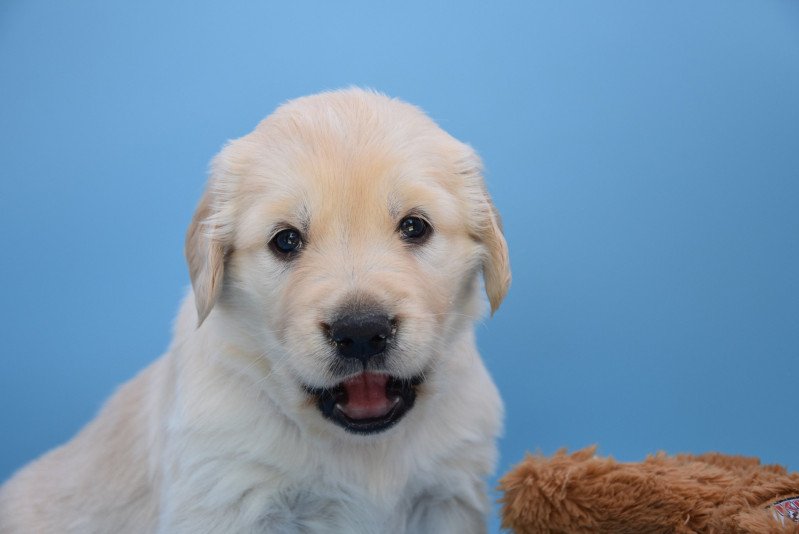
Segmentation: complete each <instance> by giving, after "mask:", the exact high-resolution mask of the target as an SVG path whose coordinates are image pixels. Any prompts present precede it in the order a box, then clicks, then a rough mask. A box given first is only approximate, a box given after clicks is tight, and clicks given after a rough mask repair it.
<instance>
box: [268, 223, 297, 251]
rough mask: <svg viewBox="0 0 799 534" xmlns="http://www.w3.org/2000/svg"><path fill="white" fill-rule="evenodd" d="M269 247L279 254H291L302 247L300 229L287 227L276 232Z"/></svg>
mask: <svg viewBox="0 0 799 534" xmlns="http://www.w3.org/2000/svg"><path fill="white" fill-rule="evenodd" d="M269 247H270V248H271V249H272V251H273V252H274V253H275V254H277V255H278V256H284V257H285V256H289V255H291V254H294V253H296V252H297V251H298V250H299V249H300V247H302V235H301V234H300V231H299V230H296V229H294V228H286V229H285V230H281V231H279V232H278V233H277V234H275V237H273V238H272V240H271V241H270V242H269Z"/></svg>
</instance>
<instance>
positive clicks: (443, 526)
mask: <svg viewBox="0 0 799 534" xmlns="http://www.w3.org/2000/svg"><path fill="white" fill-rule="evenodd" d="M412 210H421V211H423V212H424V213H425V214H426V215H427V216H428V217H429V219H430V222H431V224H432V226H433V229H434V230H433V234H432V237H431V238H430V239H429V241H428V242H427V243H425V244H424V245H421V246H418V247H409V246H408V245H407V243H403V242H402V240H401V239H400V237H399V235H398V231H397V225H398V222H399V221H400V220H401V219H402V218H403V217H404V216H406V215H407V214H408V212H410V211H412ZM281 224H283V225H285V224H290V225H292V226H294V227H296V228H298V229H301V230H303V233H304V234H305V236H306V243H305V244H304V248H303V249H302V250H301V253H300V255H299V257H297V258H296V259H295V260H293V261H291V262H286V261H283V260H280V259H278V258H276V257H275V255H274V253H272V252H271V251H270V250H269V249H268V247H267V242H268V241H269V239H270V237H271V235H273V233H274V231H275V230H276V229H278V228H279V227H280V225H281ZM186 256H187V260H188V263H189V268H190V273H191V278H192V286H193V292H192V293H190V294H189V295H188V297H187V298H186V300H185V302H184V304H183V306H182V308H181V311H180V313H179V316H178V318H177V322H176V325H175V335H174V339H173V341H172V344H171V346H170V347H169V350H168V351H167V353H166V354H165V355H163V356H162V357H161V358H160V359H159V360H157V361H156V362H155V363H153V364H152V365H151V366H150V367H148V368H147V369H145V370H144V371H143V372H142V373H141V374H139V375H138V376H137V377H135V378H134V379H133V380H131V381H130V382H128V383H127V384H125V385H124V386H122V387H121V388H120V389H119V391H118V392H117V393H116V394H115V395H114V396H113V397H112V398H111V399H110V400H109V401H108V403H107V404H106V405H105V407H104V408H103V409H102V411H101V412H100V414H99V415H98V416H97V417H96V418H95V419H94V420H93V421H92V422H91V423H89V424H88V425H87V426H86V427H85V428H84V429H83V430H82V431H81V432H80V433H79V434H78V435H77V436H76V437H75V438H74V439H72V440H71V441H70V442H68V443H66V444H65V445H63V446H61V447H59V448H57V449H55V450H53V451H51V452H50V453H48V454H46V455H44V456H43V457H42V458H40V459H38V460H37V461H35V462H33V463H32V464H30V465H28V466H27V467H25V468H23V469H22V470H21V471H19V472H18V473H17V474H16V475H15V476H14V477H13V478H12V479H11V480H10V481H8V482H7V483H6V484H5V485H4V486H3V487H2V489H0V532H1V533H2V534H11V533H25V534H29V533H56V532H57V533H65V532H68V533H81V534H91V533H115V534H120V533H128V532H130V533H134V532H135V533H146V532H158V533H164V534H165V533H170V534H172V533H191V534H197V533H204V532H218V533H250V532H253V533H255V532H286V533H289V532H346V533H349V532H360V533H380V534H384V533H393V532H408V533H428V532H429V533H446V532H453V533H458V534H466V533H472V532H483V531H484V530H485V515H486V513H487V512H488V510H489V503H488V501H487V497H486V489H485V482H484V478H485V477H486V476H487V475H488V474H490V473H491V471H492V469H493V466H494V463H495V459H496V449H495V439H496V437H497V435H498V433H499V431H500V427H501V415H502V405H501V401H500V398H499V395H498V394H497V391H496V388H495V387H494V385H493V383H492V381H491V379H490V377H489V376H488V373H487V372H486V370H485V368H484V366H483V364H482V362H481V360H480V357H479V355H478V353H477V350H476V347H475V339H474V334H473V322H474V321H475V320H476V319H478V318H479V316H480V315H481V313H482V305H481V298H480V280H479V276H480V273H481V272H482V273H483V274H484V280H485V290H486V293H487V294H488V297H489V300H490V303H491V307H492V310H493V309H496V308H497V306H499V304H500V302H501V300H502V299H503V297H504V295H505V292H506V291H507V288H508V284H509V282H510V271H509V267H508V256H507V247H506V244H505V240H504V238H503V236H502V232H501V230H500V223H499V218H498V216H497V214H496V212H495V210H494V207H493V205H492V203H491V201H490V199H489V197H488V195H487V193H486V189H485V186H484V184H483V180H482V177H481V168H480V161H479V159H478V158H477V156H476V155H475V154H474V152H473V151H472V150H471V149H470V148H469V147H468V146H466V145H464V144H462V143H460V142H458V141H456V140H455V139H453V138H452V137H450V136H449V135H448V134H446V133H445V132H444V131H442V130H441V129H440V128H439V127H438V126H436V125H435V124H434V123H433V122H432V121H431V120H430V119H428V118H427V117H426V116H425V115H424V114H423V113H422V112H421V111H419V110H418V109H417V108H415V107H413V106H410V105H408V104H405V103H402V102H400V101H397V100H393V99H389V98H387V97H385V96H382V95H379V94H376V93H372V92H368V91H363V90H358V89H350V90H344V91H337V92H330V93H323V94H319V95H315V96H311V97H306V98H301V99H298V100H294V101H292V102H289V103H287V104H285V105H284V106H282V107H280V108H279V109H278V110H277V111H276V112H275V113H274V114H273V115H271V116H270V117H268V118H267V119H265V120H264V121H263V122H262V123H261V124H259V125H258V127H257V128H256V129H255V131H253V132H252V133H250V134H249V135H246V136H244V137H242V138H240V139H238V140H235V141H232V142H230V143H229V144H228V145H227V146H226V147H225V148H224V149H223V150H222V152H221V153H220V154H219V155H218V156H217V157H216V159H215V160H214V162H213V165H212V171H211V177H210V179H209V184H208V188H207V191H206V193H205V196H204V197H203V199H202V201H201V202H200V205H199V207H198V209H197V213H196V214H195V217H194V220H193V221H192V224H191V227H190V228H189V231H188V234H187V241H186ZM358 298H369V299H372V300H374V301H377V302H379V303H380V304H381V305H382V306H384V307H386V308H387V309H390V310H391V312H392V313H393V314H396V315H397V316H398V317H401V318H402V323H401V326H400V330H399V333H398V335H397V343H398V345H397V346H398V349H399V350H398V351H397V353H396V354H395V355H394V356H392V358H391V359H390V361H389V366H390V369H391V371H392V373H397V374H401V375H404V376H409V375H412V374H417V373H420V372H422V373H424V374H425V376H426V381H425V383H424V384H423V385H422V386H421V388H420V393H419V397H418V398H417V401H416V404H415V406H414V408H413V409H412V410H411V411H410V412H408V414H407V415H406V416H405V417H404V418H403V419H402V420H401V421H399V423H397V425H396V426H394V427H392V428H390V429H388V430H386V431H384V432H381V433H378V434H373V435H357V434H350V433H347V432H346V431H345V430H343V429H342V428H340V427H338V426H336V425H334V424H332V423H331V422H330V421H328V420H326V419H324V418H323V417H322V416H321V414H320V413H319V411H318V410H317V409H316V407H315V406H314V405H313V403H312V402H309V399H308V395H307V393H306V392H305V390H304V389H303V387H302V386H303V384H306V385H314V386H320V387H330V386H332V385H333V384H334V382H335V380H334V379H333V377H331V376H330V373H329V371H328V369H329V365H328V364H329V363H330V361H331V359H333V358H335V355H334V354H333V351H332V350H331V347H330V344H329V342H327V341H326V340H325V338H324V336H323V335H321V333H320V328H319V323H320V321H323V320H325V319H326V318H327V317H329V315H330V314H331V313H332V312H333V310H334V309H335V308H336V307H337V306H340V305H341V304H342V303H343V302H346V301H347V300H348V299H358Z"/></svg>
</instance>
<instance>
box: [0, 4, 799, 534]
mask: <svg viewBox="0 0 799 534" xmlns="http://www.w3.org/2000/svg"><path fill="white" fill-rule="evenodd" d="M353 84H355V85H363V86H369V87H373V88H376V89H379V90H381V91H384V92H386V93H388V94H390V95H393V96H398V97H401V98H403V99H405V100H408V101H410V102H413V103H416V104H418V105H420V106H421V107H423V108H424V109H425V110H427V111H428V112H429V113H430V114H431V115H432V116H433V118H435V119H436V120H437V121H438V122H439V123H440V124H441V125H442V126H443V127H444V128H445V129H447V130H449V131H450V132H451V133H452V134H453V135H455V136H456V137H458V138H460V139H462V140H465V141H467V142H469V143H471V144H472V145H473V146H474V147H476V148H477V150H478V151H479V152H480V153H481V155H482V156H483V158H484V160H485V163H486V167H487V181H488V184H489V188H490V190H491V192H492V194H493V195H494V198H495V201H496V204H497V206H498V207H499V209H500V211H501V212H502V213H503V215H504V220H505V228H506V233H507V238H508V241H509V243H510V248H511V261H512V266H513V272H514V281H513V286H512V288H511V291H510V294H509V296H508V299H507V300H506V302H505V303H504V305H503V307H502V308H501V309H500V311H499V313H498V314H497V315H496V316H495V318H494V319H491V320H487V321H485V322H484V323H483V324H482V325H481V326H480V327H479V342H480V346H481V349H482V351H483V353H484V355H485V359H486V361H487V363H488V366H489V367H490V369H491V371H492V373H493V375H494V377H495V379H496V381H497V383H498V385H499V387H500V390H501V391H502V393H503V396H504V398H505V401H506V403H507V421H506V427H507V429H506V432H505V437H504V439H503V440H502V442H501V452H502V458H501V464H500V469H499V471H500V472H502V471H505V470H507V469H508V468H509V467H510V466H511V465H512V464H513V463H515V462H517V461H519V460H520V459H521V458H522V456H523V453H524V451H526V450H531V451H542V452H544V453H547V454H548V453H552V452H554V451H555V450H556V449H558V448H559V447H569V448H572V449H573V448H577V447H583V446H585V445H589V444H592V443H597V444H599V447H600V453H602V454H609V455H613V456H614V457H616V458H618V459H622V460H640V459H642V458H643V457H644V456H645V455H646V454H647V453H651V452H655V451H657V450H661V449H662V450H666V451H668V452H671V453H675V452H680V451H686V452H702V451H708V450H720V451H724V452H728V453H737V454H746V455H754V456H759V457H761V458H762V459H763V460H764V461H765V462H776V463H782V464H785V465H787V466H788V467H789V468H791V469H794V470H796V469H799V456H797V451H799V446H798V444H799V424H797V416H796V399H797V395H796V392H797V376H799V375H798V374H797V372H798V370H799V3H797V2H796V1H795V0H785V1H777V0H758V1H757V2H752V1H749V0H746V1H744V0H705V1H702V2H698V1H695V0H680V1H672V2H641V1H640V0H628V1H606V2H595V1H589V0H585V1H576V0H575V1H562V0H547V1H536V2H527V1H519V2H495V3H489V2H466V1H459V2H446V3H445V2H441V3H434V2H427V1H425V2H422V1H419V2H408V1H405V2H400V3H398V2H391V3H387V2H386V3H384V2H346V1H345V2H318V3H315V2H305V1H299V2H283V3H279V4H278V3H269V2H261V1H258V2H256V1H253V2H213V3H211V2H196V1H192V2H188V1H185V2H162V1H158V2H150V1H141V0H140V1H137V2H126V1H113V2H112V1H99V0H97V1H73V2H57V1H52V2H44V1H42V2H22V1H6V2H3V3H2V4H0V169H2V177H1V178H0V202H1V204H0V205H2V209H0V228H2V231H0V250H2V253H1V254H2V255H1V256H0V258H2V259H1V260H0V287H1V288H2V303H3V305H2V307H0V358H2V360H1V361H0V406H2V411H0V434H1V435H2V439H0V479H3V478H5V477H7V476H8V475H10V474H11V473H12V471H13V470H14V469H16V468H18V467H19V466H21V465H22V464H23V463H25V462H27V461H29V460H31V459H32V458H34V457H36V456H37V455H39V454H40V453H42V452H43V451H45V450H47V449H49V448H51V447H53V446H54V445H56V444H58V443H61V442H63V441H64V440H66V439H67V438H69V437H70V436H71V435H72V434H74V433H75V432H76V431H77V430H78V428H79V427H81V425H83V424H84V423H85V422H86V421H87V420H89V419H90V418H91V417H92V415H93V414H94V413H95V412H96V410H97V409H98V407H99V405H100V403H101V402H102V401H103V399H105V398H106V397H107V396H108V395H109V394H110V393H111V392H112V391H113V390H114V388H115V387H116V386H117V385H118V384H120V383H121V382H123V381H125V380H126V379H128V378H129V377H131V376H132V375H133V374H134V373H135V372H136V371H137V370H138V369H140V368H142V367H144V366H145V365H147V364H148V363H149V362H150V361H152V360H153V359H154V358H156V357H157V356H158V355H159V354H160V353H161V352H162V350H163V349H164V348H165V347H166V345H167V343H168V340H169V336H170V334H169V332H170V323H171V320H172V317H173V315H174V313H175V311H176V309H177V305H178V302H179V300H180V299H181V297H182V296H183V294H184V291H185V288H186V286H187V284H188V276H187V272H186V267H185V265H184V260H183V257H182V244H183V234H184V230H185V228H186V226H187V224H188V221H189V219H190V216H191V213H192V210H193V208H194V206H195V203H196V202H197V200H198V198H199V195H200V192H201V190H202V187H203V183H204V180H205V174H206V166H207V162H208V161H209V159H210V158H211V157H212V156H213V154H214V153H215V152H216V151H217V150H218V149H219V148H220V147H221V145H222V144H223V143H224V142H225V140H226V139H229V138H234V137H237V136H240V135H242V134H244V133H246V132H248V131H249V130H250V129H251V128H252V127H254V126H255V124H256V123H257V122H258V121H259V120H260V119H261V118H262V117H263V116H265V115H266V114H268V113H269V112H271V111H272V110H273V109H274V108H275V106H277V105H278V104H280V103H281V102H283V101H285V100H287V99H289V98H292V97H296V96H300V95H304V94H308V93H313V92H317V91H319V90H323V89H331V88H338V87H342V86H348V85H353ZM492 525H493V526H492V528H493V529H496V528H497V521H496V519H494V520H493V522H492Z"/></svg>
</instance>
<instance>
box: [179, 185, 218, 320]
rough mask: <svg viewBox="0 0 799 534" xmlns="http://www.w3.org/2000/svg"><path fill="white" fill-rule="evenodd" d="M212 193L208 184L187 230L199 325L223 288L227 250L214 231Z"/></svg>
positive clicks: (190, 273) (187, 243) (186, 249)
mask: <svg viewBox="0 0 799 534" xmlns="http://www.w3.org/2000/svg"><path fill="white" fill-rule="evenodd" d="M212 196H213V193H212V191H211V185H210V184H209V186H208V189H207V190H206V192H205V193H204V194H203V197H202V199H201V200H200V204H199V205H198V206H197V209H196V211H195V212H194V217H193V218H192V221H191V224H190V225H189V229H188V231H187V232H186V245H185V254H186V261H187V263H188V264H189V275H190V277H191V286H192V289H193V291H194V301H195V304H196V306H197V326H198V327H199V326H200V325H201V324H202V323H203V321H204V320H205V318H206V317H208V314H209V313H211V309H212V308H213V307H214V304H215V303H216V301H217V299H218V298H219V295H220V294H221V292H222V280H223V278H224V274H225V257H226V256H227V253H228V247H227V246H226V245H225V243H224V242H223V241H222V240H221V238H220V237H219V236H218V235H214V234H215V232H214V231H213V226H212V222H211V221H212V215H213V204H214V203H213V200H212Z"/></svg>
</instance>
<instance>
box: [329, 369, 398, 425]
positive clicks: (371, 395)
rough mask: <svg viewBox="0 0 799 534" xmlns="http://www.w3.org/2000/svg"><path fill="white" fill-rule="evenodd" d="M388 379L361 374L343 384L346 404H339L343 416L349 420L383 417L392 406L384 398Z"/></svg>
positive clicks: (387, 399)
mask: <svg viewBox="0 0 799 534" xmlns="http://www.w3.org/2000/svg"><path fill="white" fill-rule="evenodd" d="M387 382H388V377H387V376H386V375H381V374H378V373H361V374H359V375H357V376H354V377H352V378H350V379H349V380H347V381H345V382H344V384H343V385H344V389H346V390H347V403H346V404H344V405H341V404H339V408H340V409H341V411H342V412H344V415H346V416H347V417H349V418H350V419H372V418H374V417H383V416H384V415H386V414H387V413H388V412H389V411H390V410H391V408H392V407H393V406H394V403H393V402H392V400H389V398H388V397H387V396H386V383H387Z"/></svg>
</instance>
